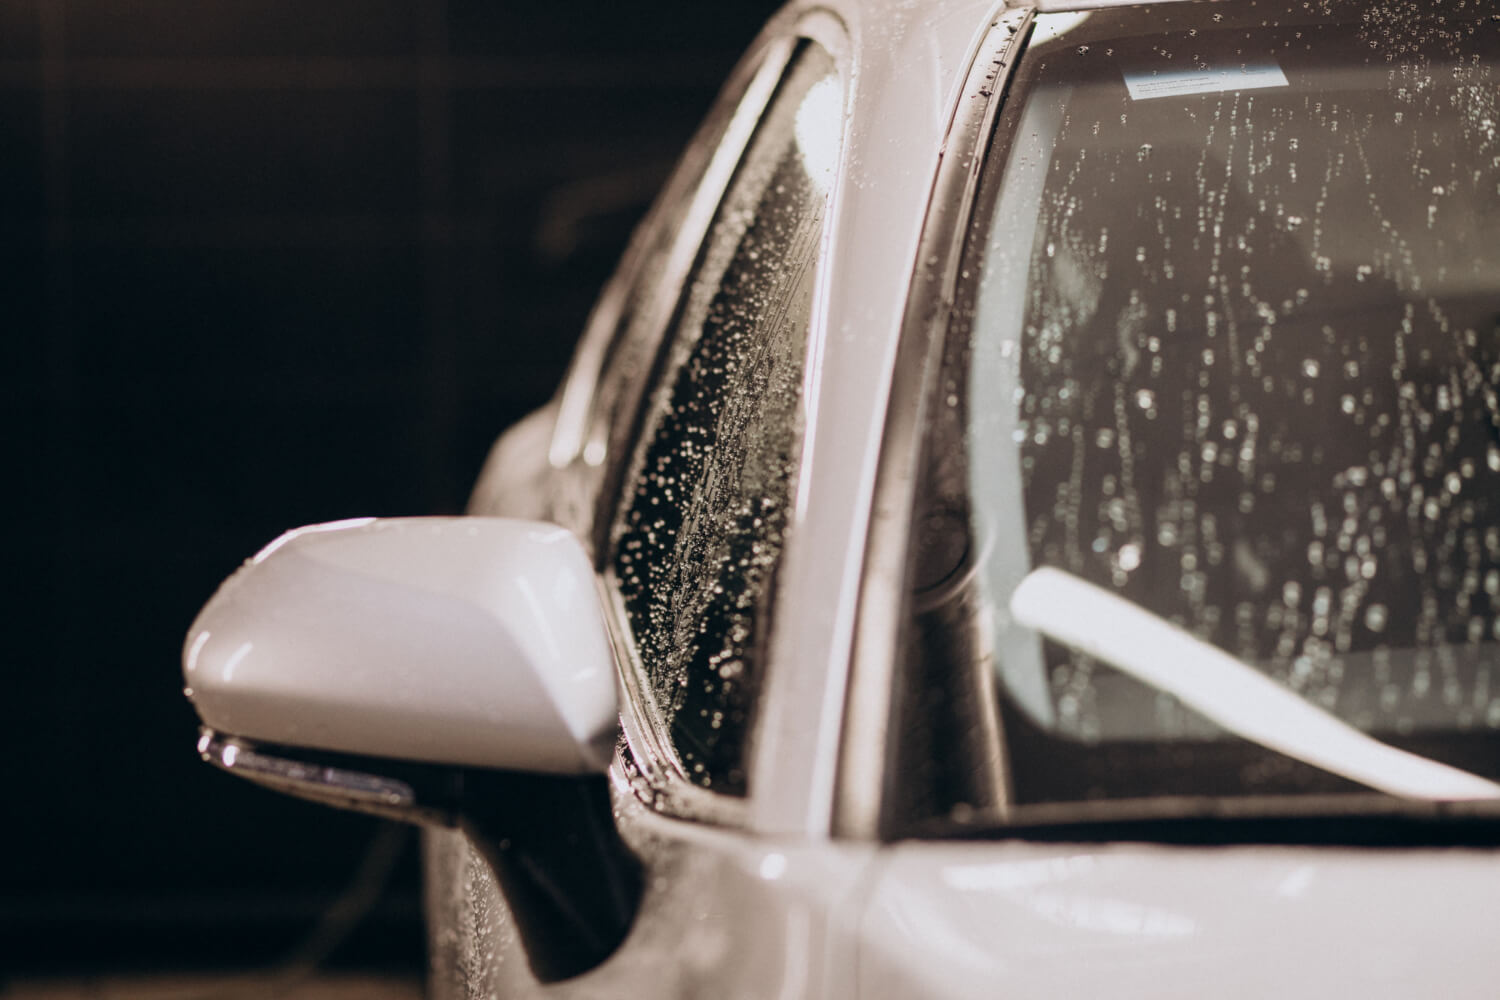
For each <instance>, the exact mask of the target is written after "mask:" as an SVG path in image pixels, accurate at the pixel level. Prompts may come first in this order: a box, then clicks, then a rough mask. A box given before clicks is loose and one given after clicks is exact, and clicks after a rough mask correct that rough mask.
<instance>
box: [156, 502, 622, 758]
mask: <svg viewBox="0 0 1500 1000" xmlns="http://www.w3.org/2000/svg"><path fill="white" fill-rule="evenodd" d="M183 673H184V676H185V678H186V681H187V691H188V696H189V697H190V698H191V699H192V701H193V705H194V707H195V708H197V710H198V714H199V715H200V716H201V717H202V719H203V722H204V724H205V725H206V726H208V727H210V728H211V729H214V730H218V731H220V732H224V733H230V734H234V735H235V736H239V737H244V738H247V739H251V740H257V741H266V742H269V743H275V744H281V745H285V746H293V747H306V748H311V749H317V750H329V751H336V752H341V753H349V754H358V755H364V756H370V757H383V758H395V759H401V760H410V761H420V762H423V763H429V764H446V765H457V766H467V767H478V768H494V769H502V770H508V771H527V772H533V773H545V774H558V775H566V774H591V773H600V772H603V771H605V770H607V769H608V767H609V763H610V760H611V757H612V755H613V750H614V745H615V740H616V734H617V732H618V725H619V713H618V701H617V695H616V688H615V667H614V658H613V654H612V652H611V647H610V643H609V639H608V635H607V633H606V630H605V625H604V619H603V614H602V611H601V607H600V602H599V593H598V590H597V587H596V584H595V578H594V572H593V567H592V565H591V564H590V562H589V559H588V557H587V555H585V553H584V551H583V548H582V546H581V545H580V544H579V542H578V540H577V539H576V538H575V537H574V536H573V535H572V534H570V533H569V532H567V531H566V530H564V529H562V528H559V527H556V526H554V525H548V524H540V523H536V522H531V521H515V520H509V519H503V518H481V517H455V518H389V519H377V518H367V519H362V520H357V521H341V522H335V523H331V524H319V525H312V526H309V527H305V528H299V529H297V530H295V531H290V532H288V533H286V534H285V535H282V536H281V537H280V538H278V539H277V540H276V541H274V542H272V543H271V544H270V545H268V546H267V547H266V548H265V549H263V550H262V551H261V552H260V553H259V554H258V555H256V556H255V557H254V558H253V559H251V560H250V561H249V562H247V563H246V564H245V565H244V566H243V567H242V568H241V569H240V570H239V571H238V572H236V573H235V574H234V575H233V576H231V577H230V578H229V579H228V580H226V581H225V582H224V584H223V585H222V586H221V587H220V588H219V590H218V592H217V593H216V594H214V596H213V598H212V599H211V600H210V601H209V602H208V604H207V605H206V606H205V607H204V609H203V610H202V612H200V613H199V615H198V618H197V620H196V621H194V622H193V626H192V629H191V631H190V632H189V633H188V637H187V642H186V644H185V646H184V650H183Z"/></svg>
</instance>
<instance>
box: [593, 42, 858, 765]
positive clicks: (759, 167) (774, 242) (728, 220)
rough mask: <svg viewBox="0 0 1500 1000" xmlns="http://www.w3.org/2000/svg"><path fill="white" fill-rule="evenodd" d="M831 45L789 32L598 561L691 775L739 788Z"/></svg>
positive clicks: (791, 463)
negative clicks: (791, 42) (796, 44)
mask: <svg viewBox="0 0 1500 1000" xmlns="http://www.w3.org/2000/svg"><path fill="white" fill-rule="evenodd" d="M841 111H842V95H841V91H840V88H839V84H838V78H837V75H836V73H835V69H834V64H833V60H832V58H831V57H830V56H829V55H828V53H827V52H826V51H824V50H823V49H821V48H819V47H818V46H816V45H814V44H813V43H811V42H804V43H802V45H801V47H800V48H799V50H798V51H797V53H796V54H795V55H794V57H793V59H792V61H791V63H790V64H789V66H788V69H787V72H786V74H785V76H784V77H783V79H782V81H781V83H780V84H779V86H778V88H777V91H776V93H775V95H774V96H773V98H772V100H771V103H770V105H769V106H768V108H767V110H766V113H765V115H764V117H763V118H762V120H761V122H760V124H759V126H758V127H757V130H756V133H755V135H754V136H753V137H752V139H751V142H750V145H749V146H748V148H747V150H746V153H745V157H744V159H743V161H742V162H741V164H740V166H739V167H738V169H737V170H736V173H735V175H734V177H733V179H732V180H731V182H730V185H729V188H728V190H727V192H726V194H725V197H724V200H723V202H722V204H721V205H720V207H719V209H718V212H717V214H716V216H715V218H714V221H713V223H712V225H711V227H710V229H709V234H708V237H707V239H706V240H705V242H704V245H703V247H702V249H701V251H700V253H699V257H698V260H697V262H696V264H695V266H694V268H693V272H692V274H691V276H690V277H689V280H688V282H687V285H686V287H685V291H684V293H683V297H682V301H681V302H680V303H679V305H678V307H677V312H676V315H675V317H674V320H673V323H672V326H671V329H670V330H669V348H668V352H669V353H668V355H667V363H666V365H665V367H664V374H663V376H662V378H661V381H660V384H659V385H658V386H657V387H656V389H655V390H654V392H653V394H652V397H651V402H650V404H649V409H648V410H647V413H646V416H645V420H644V431H643V434H642V438H641V441H640V443H639V445H638V447H637V450H636V453H635V456H634V459H633V461H632V464H631V467H630V474H629V475H628V477H627V480H626V484H625V490H624V500H623V507H622V510H621V512H620V514H619V517H618V518H617V519H616V522H615V528H614V532H613V535H614V537H613V539H612V545H611V552H612V569H613V575H614V579H615V581H616V584H617V586H618V588H619V592H620V596H621V598H622V603H623V606H624V609H625V614H626V617H627V619H628V622H629V626H630V632H631V636H632V638H633V640H634V647H635V651H636V654H637V656H638V658H639V663H640V667H641V669H642V670H643V672H644V674H645V676H646V678H647V681H648V685H647V686H648V687H649V691H650V694H651V695H652V697H653V699H654V702H655V706H656V709H657V711H658V712H659V713H660V721H661V722H662V723H663V726H664V728H665V730H666V731H667V733H668V734H669V736H670V741H671V745H672V747H673V749H674V750H675V752H676V755H677V757H678V762H679V764H680V765H681V767H682V770H683V772H684V773H685V774H686V775H687V777H688V778H689V779H690V780H691V781H693V782H694V783H696V784H698V785H701V786H704V787H708V788H712V789H714V790H716V791H722V792H726V793H730V794H743V792H744V790H745V786H746V776H745V773H744V769H743V761H744V758H745V743H746V736H747V732H748V727H749V721H750V713H751V710H752V706H753V702H754V698H755V694H756V691H757V690H758V687H759V680H760V670H761V664H760V656H759V653H760V649H761V648H762V645H763V643H764V640H765V637H766V630H767V627H768V619H767V607H768V603H769V595H770V592H771V584H772V581H773V577H774V575H775V571H776V566H777V564H778V561H779V559H780V556H781V551H782V543H783V539H784V536H785V534H786V531H787V528H788V521H789V517H790V509H791V499H792V496H793V490H794V488H795V482H794V480H795V473H796V468H797V464H798V457H799V452H800V444H801V437H802V426H801V421H800V413H801V386H802V379H803V372H804V357H805V355H806V351H807V335H808V327H809V325H810V322H811V318H812V301H813V279H814V275H815V272H816V268H817V264H818V255H819V247H820V243H821V239H822V232H823V218H824V214H825V208H826V201H827V195H828V189H829V185H830V183H831V178H832V169H833V166H834V159H835V155H836V153H837V149H838V135H839V126H840V121H841V117H842V116H841Z"/></svg>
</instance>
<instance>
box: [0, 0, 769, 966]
mask: <svg viewBox="0 0 1500 1000" xmlns="http://www.w3.org/2000/svg"><path fill="white" fill-rule="evenodd" d="M774 7H775V4H773V3H770V2H765V0H716V2H714V3H703V2H701V0H654V2H651V3H647V4H640V5H629V4H619V3H606V2H574V3H558V4H546V3H531V4H522V3H518V2H504V0H0V288H3V289H4V294H3V299H0V303H3V313H0V322H3V323H4V329H5V335H4V337H3V341H0V342H3V344H4V346H5V363H4V366H3V373H4V374H3V376H0V377H3V378H4V384H5V390H4V392H3V405H4V407H5V411H6V412H5V413H4V417H3V423H4V426H5V427H6V428H7V433H6V435H5V437H6V439H7V440H8V441H9V442H10V446H9V447H7V448H6V452H7V456H8V459H9V461H8V464H9V465H10V467H11V468H12V469H13V473H12V475H11V476H10V477H8V478H9V484H10V486H9V488H8V489H7V490H5V493H6V494H7V495H8V496H9V497H10V499H11V502H12V503H15V504H17V505H18V506H17V507H16V508H13V509H12V511H11V514H10V518H9V520H10V531H9V536H10V538H11V545H10V552H11V557H10V558H8V559H6V560H5V562H6V564H7V566H8V567H9V569H10V572H9V573H8V574H7V576H8V577H9V580H8V585H7V587H6V601H5V603H6V606H7V613H6V629H5V631H6V634H7V635H8V636H11V637H15V636H19V637H20V642H19V643H18V644H11V645H10V647H9V649H8V651H7V653H8V656H7V666H6V669H5V674H4V679H5V682H6V688H7V691H6V696H5V697H4V699H3V700H0V704H3V706H4V707H3V709H0V713H3V714H0V725H3V727H4V728H3V731H4V743H3V744H0V748H3V755H4V756H3V759H4V765H3V770H0V775H3V776H4V781H5V785H4V789H3V794H4V798H3V801H4V802H5V807H4V810H3V813H0V815H3V818H4V829H5V837H4V844H5V850H4V852H3V857H4V860H3V865H0V873H3V874H0V878H3V881H0V981H3V978H4V975H5V974H6V973H12V974H14V973H27V972H31V971H36V970H49V969H65V970H74V971H77V970H86V969H93V968H116V967H120V966H131V967H142V968H155V967H186V966H201V965H203V964H205V963H221V964H233V965H241V966H245V965H259V964H264V963H269V962H274V961H276V960H278V959H280V958H281V957H282V956H284V955H285V954H286V953H287V951H288V949H290V948H293V947H294V946H295V945H296V943H297V942H298V941H299V940H303V939H304V938H305V935H307V933H308V932H309V931H310V929H311V928H313V927H314V926H315V925H316V923H317V920H318V918H319V915H320V914H322V913H324V912H325V911H326V910H327V908H328V906H329V905H330V904H331V903H332V902H333V901H334V900H335V899H336V898H338V896H339V894H340V892H341V891H342V890H343V889H344V888H345V887H346V886H347V885H348V883H349V881H350V879H351V878H352V877H353V876H354V873H355V872H356V870H358V869H359V867H360V864H361V859H362V858H363V857H364V856H365V853H366V847H367V845H368V844H370V843H371V841H372V838H374V837H376V835H377V827H376V825H375V824H374V823H373V822H372V821H369V820H366V819H363V818H361V817H357V816H353V815H348V814H339V813H335V812H333V811H331V810H324V809H320V808H318V807H315V806H311V805H305V804H302V803H299V802H297V801H294V800H291V799H287V798H283V797H279V796H276V795H273V794H271V793H268V792H263V791H260V790H258V789H255V788H253V787H250V786H248V785H241V784H240V783H238V782H236V781H234V780H233V779H232V778H229V777H226V776H223V775H220V774H218V773H215V772H213V771H212V770H211V769H209V768H208V767H206V766H204V765H202V764H201V763H199V762H198V761H197V759H196V756H195V754H194V752H193V742H194V739H195V736H196V717H195V716H194V714H193V712H192V710H191V708H190V706H189V705H188V704H187V702H186V701H185V700H184V698H183V697H182V695H181V686H182V683H181V674H180V665H179V653H180V645H181V642H182V638H183V636H184V634H185V633H186V630H187V627H188V624H189V623H190V621H191V620H192V617H193V615H194V613H195V612H196V610H197V609H198V607H199V606H200V605H201V604H202V603H203V601H205V600H206V599H207V598H208V596H209V595H210V593H211V592H212V591H213V588H214V587H215V586H216V585H217V583H218V582H219V581H220V580H221V579H222V578H223V577H224V576H226V575H227V574H228V573H230V572H231V571H232V570H233V569H234V568H235V567H236V566H237V565H238V564H239V562H240V561H241V560H242V559H244V558H245V557H247V556H249V555H250V554H252V553H253V552H254V551H255V550H256V549H258V548H259V547H260V546H262V545H263V544H264V543H265V542H267V541H269V540H270V539H271V538H272V537H274V536H275V535H276V534H278V533H279V532H281V531H282V530H284V529H286V528H288V527H291V526H294V525H298V524H302V523H307V522H315V521H324V520H330V519H335V518H344V517H351V516H358V515H367V514H375V515H397V514H412V513H434V512H457V511H459V510H460V509H462V506H463V503H464V500H465V497H466V494H467V492H468V489H469V487H470V486H471V485H472V483H473V479H474V476H475V473H476V472H477V471H478V468H479V465H480V462H481V461H482V459H483V457H484V454H485V451H486V449H487V448H488V446H489V444H490V443H491V441H492V440H493V439H494V437H495V435H496V434H497V433H498V432H499V431H500V430H502V429H503V428H504V427H505V426H506V425H508V424H509V423H511V422H512V421H514V420H515V419H517V418H518V417H520V416H522V415H523V414H524V413H526V412H527V411H528V410H530V409H532V408H534V407H536V406H538V405H540V404H541V403H543V402H544V401H545V400H546V399H547V398H548V397H549V396H550V394H551V392H552V390H553V389H554V387H555V386H556V384H557V382H558V379H559V378H560V376H561V374H562V371H563V367H564V366H565V364H566V362H567V359H568V357H569V354H570V351H571V349H572V346H573V343H574V340H575V338H576V336H577V334H578V333H579V331H580V330H581V327H582V324H583V321H584V318H585V316H586V314H587V311H588V309H589V307H590V305H591V304H592V302H593V299H594V296H595V295H596V293H597V291H598V289H599V286H600V285H601V284H602V282H603V280H604V279H605V278H606V277H607V275H608V273H609V271H610V269H611V268H612V267H613V265H614V263H615V260H616V259H617V257H618V255H619V253H620V251H621V249H622V248H623V244H624V241H625V239H626V237H627V236H628V235H629V232H630V229H631V227H632V226H633V224H634V222H635V221H636V219H637V218H638V217H639V215H640V214H641V213H642V212H643V211H644V209H645V208H646V206H647V204H648V202H649V199H650V198H651V197H652V195H653V194H654V192H655V190H656V188H657V187H658V186H659V185H660V183H661V182H662V180H663V179H664V177H665V175H666V172H667V170H668V169H669V168H670V166H671V164H672V162H673V160H674V159H675V157H676V155H677V153H678V151H679V150H680V148H681V146H682V145H683V143H684V142H685V141H686V139H687V138H688V136H689V135H690V133H691V131H692V129H693V127H694V126H695V125H696V123H697V120H698V118H699V117H700V116H701V114H702V113H703V112H704V110H705V109H706V107H707V105H708V102H709V101H710V99H711V98H712V96H713V94H714V93H715V92H716V90H717V88H718V86H719V83H720V81H721V80H722V79H723V78H724V76H725V75H726V74H727V72H728V70H729V69H730V67H731V66H732V64H733V62H734V61H735V59H737V58H738V56H739V54H740V53H741V52H742V51H743V50H744V48H745V47H746V45H748V43H749V42H750V40H751V39H752V38H753V36H754V34H755V32H756V30H757V29H758V28H759V26H760V24H761V23H762V22H763V20H764V19H765V18H766V17H767V16H768V15H769V14H770V13H771V12H772V10H773V9H774ZM421 949H422V940H421V933H420V923H419V893H418V885H417V879H416V865H415V852H414V840H413V839H412V838H410V837H408V838H406V843H405V846H404V848H403V854H402V859H401V861H400V863H399V865H398V867H397V869H396V872H395V875H394V877H393V880H392V881H391V884H390V888H389V889H388V891H387V892H386V893H385V895H384V896H383V898H382V900H381V902H380V903H379V904H377V905H376V906H375V908H374V910H373V912H372V913H371V914H370V916H369V917H368V918H367V919H366V920H365V921H364V922H363V923H362V924H361V926H360V929H359V930H358V931H357V932H356V933H355V935H354V936H353V937H352V938H351V939H350V940H349V941H348V942H346V943H345V944H344V945H343V946H342V947H341V948H340V949H338V950H337V951H336V952H335V954H334V959H333V960H334V961H335V962H336V963H346V964H354V965H366V966H368V965H375V966H382V965H389V966H394V967H400V968H403V969H405V968H413V967H416V966H417V965H419V964H420V962H421V954H422V951H421Z"/></svg>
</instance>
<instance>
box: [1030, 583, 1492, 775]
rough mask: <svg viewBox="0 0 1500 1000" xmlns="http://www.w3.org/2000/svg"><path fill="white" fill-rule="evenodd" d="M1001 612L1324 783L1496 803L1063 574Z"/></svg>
mask: <svg viewBox="0 0 1500 1000" xmlns="http://www.w3.org/2000/svg"><path fill="white" fill-rule="evenodd" d="M1010 613H1011V616H1012V617H1013V618H1014V619H1015V620H1016V622H1017V623H1018V624H1021V625H1025V626H1027V627H1028V628H1033V629H1035V630H1036V631H1038V632H1040V633H1042V634H1043V635H1045V636H1047V637H1048V638H1049V639H1053V640H1056V641H1057V642H1061V643H1064V644H1065V645H1068V646H1071V647H1073V648H1074V649H1077V650H1078V651H1080V652H1082V653H1086V654H1088V655H1089V656H1092V657H1095V658H1096V659H1099V660H1102V661H1104V662H1106V663H1108V664H1110V665H1111V666H1113V667H1115V668H1117V669H1118V670H1120V671H1122V672H1123V673H1126V674H1129V675H1130V676H1131V677H1134V678H1136V679H1137V680H1139V681H1143V682H1144V683H1146V684H1149V685H1150V686H1151V687H1154V688H1156V689H1157V690H1159V691H1165V692H1166V693H1168V694H1171V695H1173V696H1174V697H1176V698H1177V700H1178V701H1180V702H1182V703H1183V704H1184V705H1187V706H1188V707H1189V708H1192V709H1194V710H1195V711H1197V712H1199V713H1200V714H1202V715H1203V716H1205V717H1206V718H1208V719H1209V720H1211V721H1213V722H1215V723H1217V724H1218V725H1219V726H1221V727H1223V728H1224V729H1226V730H1228V731H1229V732H1231V733H1234V734H1235V735H1236V736H1240V737H1243V738H1245V739H1247V740H1250V741H1251V742H1253V743H1258V744H1260V745H1261V746H1263V747H1266V748H1268V749H1270V750H1275V751H1277V752H1278V753H1283V754H1285V755H1287V756H1288V757H1293V758H1295V759H1297V760H1300V761H1302V762H1304V763H1307V764H1311V765H1313V766H1314V767H1318V768H1322V769H1323V770H1325V771H1328V772H1330V773H1332V774H1337V775H1339V776H1340V777H1344V778H1348V779H1350V780H1352V781H1357V782H1359V783H1360V784H1363V785H1367V786H1369V787H1370V788H1373V789H1376V790H1377V791H1381V792H1385V793H1386V794H1388V795H1395V796H1399V797H1400V798H1405V799H1420V800H1424V801H1429V802H1452V801H1473V800H1478V799H1500V784H1496V783H1495V782H1493V781H1489V780H1487V779H1485V778H1481V777H1479V776H1478V775H1475V774H1470V773H1469V772H1468V771H1463V770H1460V769H1459V768H1456V767H1450V766H1449V765H1447V764H1443V763H1439V762H1438V761H1435V760H1429V759H1428V758H1426V757H1422V756H1420V755H1418V754H1414V753H1409V752H1407V751H1405V750H1400V749H1397V748H1396V747H1393V746H1390V745H1388V744H1385V743H1382V742H1380V741H1379V740H1377V739H1374V738H1373V737H1371V736H1369V735H1367V734H1365V733H1363V732H1360V731H1359V730H1358V729H1355V728H1354V727H1353V726H1351V725H1349V724H1348V723H1346V722H1344V721H1343V720H1341V719H1339V718H1337V717H1336V716H1334V715H1332V714H1330V713H1328V712H1326V711H1324V710H1323V709H1321V708H1319V707H1318V706H1316V705H1314V704H1312V703H1311V702H1309V701H1305V700H1304V699H1302V698H1301V697H1299V696H1298V695H1297V694H1295V693H1293V692H1292V691H1290V690H1288V689H1287V688H1285V687H1283V686H1282V685H1280V684H1278V683H1277V682H1276V681H1274V680H1272V679H1271V678H1269V677H1267V676H1266V675H1264V674H1262V673H1261V672H1260V671H1258V670H1256V669H1255V668H1253V667H1251V666H1249V665H1247V664H1245V663H1242V662H1241V661H1240V660H1238V659H1236V658H1235V657H1233V656H1230V655H1229V654H1228V653H1226V652H1225V651H1224V650H1222V649H1220V648H1218V647H1217V646H1214V645H1211V644H1210V643H1207V642H1204V641H1203V640H1201V639H1198V638H1195V637H1194V636H1192V635H1190V634H1189V633H1188V632H1187V631H1185V630H1184V629H1181V628H1179V627H1178V626H1176V625H1173V624H1172V623H1171V622H1168V621H1166V620H1164V619H1162V618H1160V617H1158V616H1156V615H1154V614H1152V613H1151V612H1150V611H1147V610H1146V609H1145V608H1142V607H1141V606H1140V605H1138V604H1134V603H1132V602H1130V601H1127V600H1125V599H1124V598H1122V597H1119V596H1117V595H1115V594H1112V593H1110V592H1109V591H1107V590H1105V589H1104V588H1102V587H1097V586H1095V585H1094V584H1092V583H1089V582H1087V581H1085V580H1080V579H1079V578H1078V577H1076V576H1073V575H1072V574H1070V573H1066V572H1064V571H1062V570H1059V569H1053V568H1051V567H1042V568H1040V569H1036V570H1033V571H1032V572H1031V573H1029V574H1027V576H1026V578H1025V579H1024V580H1022V581H1021V585H1020V586H1019V587H1017V588H1016V591H1015V593H1014V594H1012V595H1011V599H1010Z"/></svg>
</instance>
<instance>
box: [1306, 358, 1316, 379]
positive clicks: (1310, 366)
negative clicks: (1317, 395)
mask: <svg viewBox="0 0 1500 1000" xmlns="http://www.w3.org/2000/svg"><path fill="white" fill-rule="evenodd" d="M1318 371H1319V368H1318V359H1317V358H1305V359H1303V362H1302V374H1303V375H1306V376H1307V377H1308V378H1317V377H1318Z"/></svg>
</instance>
